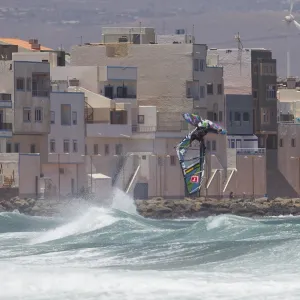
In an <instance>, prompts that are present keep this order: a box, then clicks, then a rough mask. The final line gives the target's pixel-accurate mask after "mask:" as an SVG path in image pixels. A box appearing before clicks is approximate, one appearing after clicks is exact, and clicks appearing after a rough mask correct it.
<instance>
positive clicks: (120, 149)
mask: <svg viewBox="0 0 300 300" xmlns="http://www.w3.org/2000/svg"><path fill="white" fill-rule="evenodd" d="M122 152H123V146H122V144H116V155H122Z"/></svg>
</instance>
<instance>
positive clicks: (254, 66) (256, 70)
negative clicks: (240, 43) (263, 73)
mask: <svg viewBox="0 0 300 300" xmlns="http://www.w3.org/2000/svg"><path fill="white" fill-rule="evenodd" d="M253 72H254V73H257V72H258V66H257V65H253Z"/></svg>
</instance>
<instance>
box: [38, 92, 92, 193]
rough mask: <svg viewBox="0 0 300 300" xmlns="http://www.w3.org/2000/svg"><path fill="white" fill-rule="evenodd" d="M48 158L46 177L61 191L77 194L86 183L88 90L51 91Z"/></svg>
mask: <svg viewBox="0 0 300 300" xmlns="http://www.w3.org/2000/svg"><path fill="white" fill-rule="evenodd" d="M50 103H51V107H50V123H51V130H50V133H49V135H48V161H47V163H44V164H43V165H42V173H43V178H44V179H45V180H46V181H47V180H48V183H49V185H51V189H52V190H55V191H56V194H58V195H67V194H74V193H76V192H78V191H80V189H82V188H83V187H85V186H86V174H85V164H84V163H85V159H84V154H85V122H84V93H82V92H69V91H66V92H60V91H55V88H53V90H52V92H51V93H50Z"/></svg>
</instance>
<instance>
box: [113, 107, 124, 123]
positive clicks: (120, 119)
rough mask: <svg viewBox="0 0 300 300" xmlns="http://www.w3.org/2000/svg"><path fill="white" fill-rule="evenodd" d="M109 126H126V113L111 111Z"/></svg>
mask: <svg viewBox="0 0 300 300" xmlns="http://www.w3.org/2000/svg"><path fill="white" fill-rule="evenodd" d="M110 124H127V111H126V110H112V111H111V112H110Z"/></svg>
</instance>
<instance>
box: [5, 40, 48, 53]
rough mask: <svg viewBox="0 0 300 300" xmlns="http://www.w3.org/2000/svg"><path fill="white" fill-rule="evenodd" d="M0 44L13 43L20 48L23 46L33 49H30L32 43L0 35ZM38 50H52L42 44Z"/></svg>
mask: <svg viewBox="0 0 300 300" xmlns="http://www.w3.org/2000/svg"><path fill="white" fill-rule="evenodd" d="M0 44H7V45H15V46H19V47H20V48H24V49H26V50H34V49H32V44H30V42H29V41H24V40H20V39H14V38H1V37H0ZM40 50H46V51H47V50H49V51H52V50H53V49H51V48H47V47H44V46H40Z"/></svg>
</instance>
